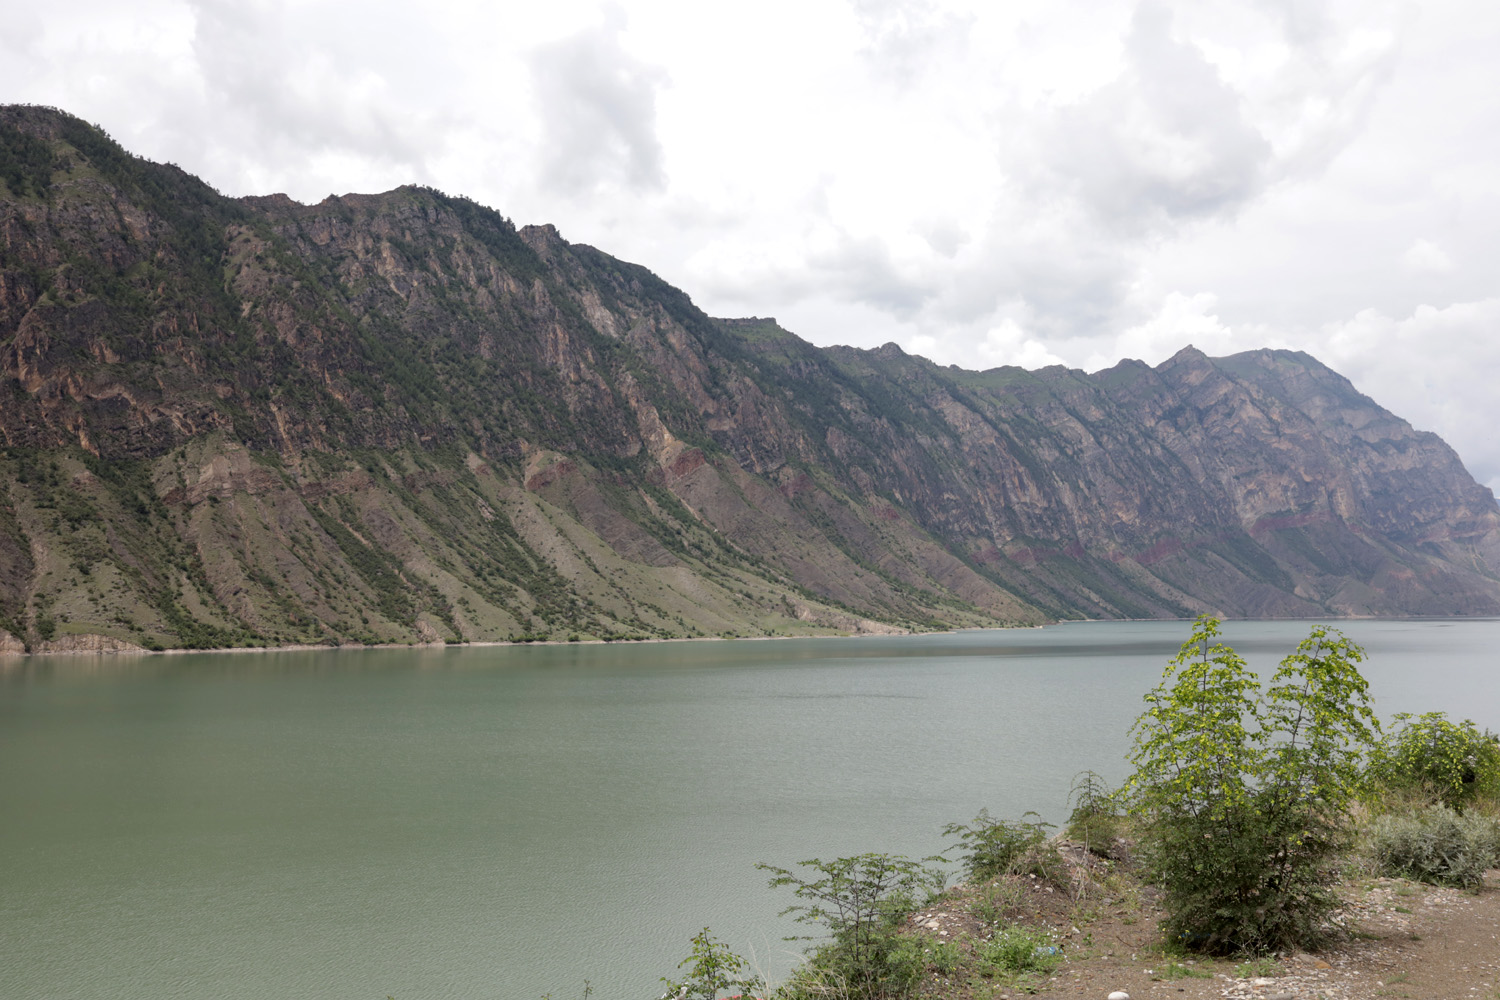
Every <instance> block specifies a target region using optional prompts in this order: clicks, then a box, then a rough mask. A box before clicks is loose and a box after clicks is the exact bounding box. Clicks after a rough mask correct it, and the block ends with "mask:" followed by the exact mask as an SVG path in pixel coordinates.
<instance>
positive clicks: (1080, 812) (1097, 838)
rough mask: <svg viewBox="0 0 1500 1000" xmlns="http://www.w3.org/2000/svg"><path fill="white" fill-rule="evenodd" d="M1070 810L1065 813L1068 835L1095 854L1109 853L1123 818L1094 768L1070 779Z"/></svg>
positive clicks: (1121, 828)
mask: <svg viewBox="0 0 1500 1000" xmlns="http://www.w3.org/2000/svg"><path fill="white" fill-rule="evenodd" d="M1068 801H1069V802H1070V803H1071V804H1072V806H1073V810H1072V812H1071V813H1070V814H1069V815H1068V825H1067V827H1066V828H1065V829H1066V832H1067V835H1068V836H1069V837H1071V838H1072V839H1074V840H1076V841H1079V842H1080V843H1082V844H1083V845H1084V847H1085V848H1086V849H1087V850H1089V851H1091V852H1093V853H1094V854H1100V855H1108V854H1109V853H1110V852H1111V851H1112V850H1113V849H1114V845H1115V843H1116V842H1117V841H1118V840H1119V839H1120V835H1121V834H1122V833H1123V832H1124V818H1123V817H1122V816H1121V815H1120V809H1119V804H1118V802H1117V801H1116V796H1115V793H1114V791H1113V790H1112V789H1111V788H1110V787H1109V785H1108V784H1107V783H1106V782H1105V780H1104V779H1103V778H1101V777H1100V776H1099V775H1097V774H1095V773H1094V772H1093V771H1083V772H1081V773H1080V774H1078V775H1077V776H1075V777H1074V778H1073V787H1072V788H1071V789H1070V790H1069V792H1068Z"/></svg>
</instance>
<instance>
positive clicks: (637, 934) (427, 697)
mask: <svg viewBox="0 0 1500 1000" xmlns="http://www.w3.org/2000/svg"><path fill="white" fill-rule="evenodd" d="M1343 627H1344V628H1345V630H1346V631H1347V632H1348V633H1349V634H1350V635H1351V636H1352V637H1353V638H1355V639H1356V640H1357V641H1359V642H1361V643H1363V644H1364V645H1365V646H1366V647H1367V648H1368V649H1369V651H1370V653H1371V658H1370V660H1369V662H1368V663H1367V664H1366V665H1365V674H1366V676H1367V677H1368V678H1369V679H1370V681H1371V687H1372V693H1373V694H1374V695H1375V697H1376V700H1377V707H1378V709H1379V710H1380V711H1381V712H1382V714H1385V715H1389V714H1392V713H1394V712H1397V711H1402V710H1412V711H1427V710H1432V709H1441V710H1446V711H1448V712H1450V713H1451V714H1453V715H1455V716H1457V717H1461V718H1462V717H1471V718H1474V719H1475V720H1476V721H1478V722H1479V723H1481V724H1482V725H1488V726H1490V727H1491V728H1500V683H1497V677H1496V664H1497V663H1500V658H1497V656H1496V654H1495V650H1496V649H1497V648H1500V622H1497V621H1493V620H1485V621H1473V620H1464V621H1448V620H1443V621H1400V622H1350V623H1346V624H1345V625H1344V626H1343ZM1306 631H1307V626H1306V624H1304V623H1286V622H1241V623H1230V625H1229V626H1228V627H1227V635H1228V639H1229V641H1230V642H1231V643H1232V644H1233V645H1235V647H1236V648H1237V649H1239V650H1240V652H1241V653H1243V654H1245V655H1246V656H1247V657H1248V658H1249V659H1250V660H1251V662H1252V665H1255V666H1257V667H1259V668H1264V667H1270V666H1273V665H1274V663H1275V662H1276V661H1277V660H1278V659H1279V658H1280V657H1281V656H1282V655H1285V653H1287V652H1289V651H1290V650H1291V648H1292V647H1293V646H1295V643H1296V641H1297V639H1299V638H1300V637H1301V636H1303V635H1305V633H1306ZM1186 634H1187V625H1186V624H1184V623H1180V622H1175V623H1173V622H1166V623H1164V622H1110V623H1080V624H1069V625H1060V626H1053V627H1049V628H1046V629H1031V630H1014V631H984V632H964V633H958V634H951V635H931V636H913V637H905V638H872V639H821V640H817V639H814V640H780V641H764V642H756V641H733V642H693V643H666V644H631V645H623V644H617V645H609V646H602V645H579V646H573V645H568V646H545V647H496V648H477V649H436V650H432V649H422V650H359V651H338V650H333V651H318V652H308V653H303V652H297V653H262V654H234V655H224V654H220V655H184V656H154V657H140V658H83V657H80V658H60V657H59V658H50V659H44V658H33V659H27V660H21V661H11V662H10V663H9V665H7V666H4V667H0V817H3V818H0V890H3V891H0V997H5V998H18V1000H19V998H33V997H34V998H49V1000H50V998H79V1000H88V998H105V997H108V998H111V1000H115V998H122V997H151V998H162V1000H166V998H179V997H180V998H231V997H234V998H238V997H255V998H267V997H311V996H318V997H350V998H366V997H368V998H374V1000H381V998H384V997H386V996H387V995H391V996H394V997H396V998H397V1000H426V998H434V1000H436V998H489V997H494V998H507V1000H509V998H518V1000H537V998H538V997H540V996H541V995H542V994H543V993H547V992H551V993H553V994H555V995H556V996H557V997H558V1000H573V998H574V997H576V996H578V995H580V994H581V991H582V988H583V983H584V981H585V980H586V979H587V980H590V981H592V983H593V985H594V987H595V990H596V992H595V996H596V997H599V998H601V1000H614V998H637V997H655V996H657V995H659V993H660V990H659V988H658V983H657V978H658V977H660V976H663V975H668V974H670V973H672V972H673V971H674V966H675V964H676V963H677V961H678V960H679V959H681V958H682V957H683V956H684V955H686V954H687V951H688V939H689V937H691V935H692V934H694V933H695V932H697V931H698V930H699V929H701V928H702V927H704V926H710V927H712V928H713V931H714V933H715V935H716V936H718V937H720V938H722V939H724V940H726V941H728V942H729V943H730V944H731V946H732V947H734V948H735V949H736V950H737V951H740V952H742V953H745V954H747V955H750V956H751V957H752V958H753V960H754V961H755V962H756V964H757V965H758V967H759V968H760V969H761V970H762V971H764V972H765V973H767V974H768V975H770V976H772V977H775V976H777V975H780V974H782V973H784V971H785V970H786V968H787V967H788V966H789V964H790V963H791V961H793V959H794V951H795V946H793V945H789V944H786V943H783V942H782V941H781V940H780V939H781V938H782V937H783V936H784V935H787V934H791V933H793V932H794V930H795V927H794V925H790V924H789V923H787V922H786V921H785V920H782V919H778V918H777V917H776V914H777V912H778V911H779V910H780V909H781V908H782V907H784V906H785V905H786V904H787V903H788V902H789V901H790V900H789V897H787V896H786V895H785V891H784V890H780V891H773V890H770V889H768V888H766V886H765V878H764V876H763V875H762V874H761V873H759V872H757V871H756V870H755V869H754V864H755V862H757V861H766V862H770V863H773V864H778V865H783V866H789V865H791V864H792V863H793V862H795V861H798V860H801V859H804V858H811V857H824V858H828V857H836V856H839V855H842V854H850V853H857V852H862V851H891V852H896V853H905V854H910V855H923V854H927V853H931V852H933V851H936V850H938V849H940V848H941V847H943V846H944V842H943V840H942V838H941V837H940V835H939V831H940V829H941V827H942V826H943V825H944V824H945V823H948V822H952V821H957V820H967V819H970V818H972V817H973V815H974V814H975V813H977V812H978V811H979V809H980V808H982V807H988V808H989V809H990V810H991V812H993V813H995V814H997V815H1002V816H1018V815H1019V814H1020V813H1021V812H1023V811H1025V810H1027V809H1035V810H1037V811H1038V812H1040V813H1042V814H1043V815H1044V816H1046V817H1047V818H1049V819H1051V820H1054V821H1055V820H1058V819H1061V818H1062V816H1063V815H1064V814H1065V812H1066V805H1067V804H1066V796H1067V787H1068V784H1069V781H1070V779H1071V777H1072V776H1073V775H1074V774H1075V773H1076V772H1078V771H1080V770H1082V769H1085V768H1092V769H1094V770H1096V771H1099V772H1101V773H1103V774H1104V775H1105V776H1106V777H1108V778H1110V779H1111V780H1118V779H1119V778H1120V777H1122V776H1123V774H1124V773H1125V761H1124V754H1125V752H1126V749H1127V747H1128V730H1129V727H1130V723H1131V722H1132V720H1133V719H1134V718H1135V716H1136V715H1137V714H1138V713H1139V711H1140V708H1141V696H1142V695H1143V694H1144V693H1145V692H1146V691H1147V690H1148V689H1149V688H1150V687H1151V686H1152V685H1153V684H1155V683H1156V681H1157V680H1158V679H1159V677H1160V673H1161V670H1162V667H1163V665H1164V663H1165V661H1166V659H1167V657H1168V656H1170V655H1171V654H1172V653H1173V652H1174V651H1175V650H1176V647H1177V645H1178V644H1179V643H1180V642H1181V641H1182V640H1183V639H1184V638H1185V637H1186Z"/></svg>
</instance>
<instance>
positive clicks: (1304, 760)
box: [1129, 615, 1376, 954]
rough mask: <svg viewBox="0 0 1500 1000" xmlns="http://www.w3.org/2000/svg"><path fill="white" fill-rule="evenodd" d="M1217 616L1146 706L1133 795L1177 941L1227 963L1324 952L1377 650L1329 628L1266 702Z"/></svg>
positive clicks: (1370, 723) (1314, 635) (1369, 728)
mask: <svg viewBox="0 0 1500 1000" xmlns="http://www.w3.org/2000/svg"><path fill="white" fill-rule="evenodd" d="M1219 624H1220V623H1219V621H1218V619H1216V618H1213V617H1212V616H1208V615H1205V616H1203V617H1201V618H1199V619H1198V621H1197V622H1196V623H1195V624H1194V626H1193V632H1192V636H1191V637H1190V638H1189V639H1188V641H1187V642H1186V643H1184V644H1183V646H1182V649H1181V650H1180V651H1179V652H1178V654H1177V656H1176V657H1174V658H1173V659H1172V661H1171V662H1170V663H1169V664H1168V666H1167V670H1166V673H1165V675H1164V678H1163V681H1162V684H1161V685H1160V686H1158V687H1157V688H1156V689H1155V690H1154V691H1152V692H1151V693H1150V694H1148V695H1147V696H1146V701H1147V704H1148V706H1149V707H1148V709H1147V711H1146V712H1145V713H1144V714H1143V715H1142V716H1141V717H1140V718H1139V719H1137V720H1136V725H1135V748H1134V750H1133V751H1132V753H1131V760H1132V761H1133V762H1134V764H1135V765H1136V773H1135V774H1134V775H1133V776H1132V777H1131V779H1130V784H1129V787H1130V789H1131V790H1132V792H1133V793H1134V800H1133V802H1132V811H1133V812H1134V814H1135V815H1136V816H1137V818H1138V819H1139V820H1140V823H1141V833H1142V846H1143V847H1144V848H1145V849H1146V862H1147V865H1148V868H1149V870H1150V871H1151V874H1152V875H1153V877H1154V878H1155V880H1156V881H1157V883H1158V884H1159V885H1160V886H1161V888H1162V890H1163V898H1162V903H1163V907H1164V908H1165V910H1166V911H1167V915H1166V919H1165V920H1164V922H1163V930H1164V931H1165V932H1166V935H1167V937H1168V938H1169V939H1172V940H1177V941H1180V942H1182V943H1183V944H1184V945H1185V946H1187V947H1189V948H1192V949H1195V950H1199V951H1208V952H1215V953H1232V952H1248V953H1252V954H1254V953H1264V952H1271V951H1278V950H1282V949H1290V948H1307V947H1311V946H1314V945H1316V944H1317V943H1318V942H1319V940H1320V939H1321V938H1322V937H1323V936H1324V933H1325V927H1326V924H1327V917H1328V915H1329V914H1330V913H1331V912H1332V910H1333V909H1335V908H1336V906H1337V905H1338V900H1337V899H1336V898H1335V896H1334V895H1333V892H1332V888H1333V885H1334V884H1335V883H1336V882H1337V880H1338V872H1337V869H1336V867H1335V862H1336V861H1337V858H1338V856H1339V854H1340V853H1341V851H1342V850H1343V848H1344V846H1345V844H1346V843H1347V840H1348V830H1347V806H1348V804H1349V802H1350V800H1351V798H1352V797H1353V795H1354V792H1355V790H1356V788H1357V783H1358V781H1359V777H1360V759H1359V753H1360V748H1361V747H1362V746H1365V745H1368V744H1369V743H1370V742H1371V741H1372V740H1373V738H1374V727H1375V726H1376V721H1375V717H1374V714H1373V713H1372V712H1371V710H1370V708H1369V700H1368V697H1367V695H1366V693H1365V692H1366V687H1367V685H1366V684H1365V681H1364V678H1362V677H1361V676H1360V675H1359V671H1358V670H1357V669H1356V668H1355V666H1354V664H1356V663H1358V662H1359V661H1360V660H1361V659H1363V657H1364V654H1363V651H1362V650H1361V649H1360V648H1359V647H1358V646H1357V645H1355V644H1354V643H1352V642H1350V641H1349V640H1348V639H1347V638H1345V637H1344V636H1343V635H1342V634H1340V633H1339V632H1337V631H1334V630H1331V629H1326V628H1323V627H1321V626H1319V627H1315V628H1314V629H1313V630H1312V632H1311V634H1310V635H1309V636H1308V638H1307V639H1305V640H1303V642H1302V643H1301V644H1299V645H1298V647H1297V652H1295V653H1293V654H1292V655H1290V656H1288V657H1287V658H1286V659H1284V660H1283V661H1282V662H1281V666H1280V668H1279V669H1278V670H1277V671H1276V673H1275V675H1274V676H1273V677H1272V678H1271V683H1270V686H1269V687H1268V688H1267V689H1266V690H1265V691H1264V692H1262V691H1261V688H1260V684H1259V682H1258V681H1257V680H1256V678H1255V676H1254V675H1253V674H1252V673H1250V671H1249V669H1248V668H1247V667H1246V665H1245V661H1244V660H1243V659H1242V658H1241V657H1240V656H1239V655H1238V654H1237V653H1235V651H1234V650H1233V649H1230V648H1229V647H1228V646H1225V645H1223V644H1222V643H1214V644H1212V645H1210V643H1211V642H1212V640H1214V639H1215V638H1217V636H1218V635H1219Z"/></svg>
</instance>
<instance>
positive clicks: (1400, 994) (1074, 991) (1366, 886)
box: [994, 871, 1500, 1000]
mask: <svg viewBox="0 0 1500 1000" xmlns="http://www.w3.org/2000/svg"><path fill="white" fill-rule="evenodd" d="M1345 898H1346V899H1347V900H1348V905H1347V906H1346V907H1345V909H1344V911H1343V914H1342V917H1343V922H1344V923H1345V926H1347V927H1348V928H1349V929H1350V931H1351V935H1350V938H1349V939H1348V940H1347V941H1345V942H1343V943H1342V944H1339V945H1337V946H1335V947H1333V948H1330V949H1329V950H1327V951H1326V952H1322V953H1320V954H1317V955H1296V956H1290V957H1288V958H1285V959H1283V960H1281V961H1279V962H1276V963H1274V965H1275V968H1274V969H1272V968H1269V967H1267V968H1262V969H1259V970H1251V969H1246V968H1237V965H1238V963H1235V962H1232V961H1204V960H1198V961H1196V962H1193V963H1191V964H1189V961H1188V960H1187V959H1170V958H1167V957H1166V956H1164V955H1163V954H1162V953H1161V951H1160V950H1159V948H1158V947H1157V945H1156V944H1155V940H1156V927H1155V919H1154V918H1155V911H1154V910H1153V909H1152V908H1151V906H1150V904H1149V903H1148V904H1147V905H1145V906H1144V907H1142V908H1140V909H1139V910H1136V909H1125V908H1120V909H1118V910H1112V911H1108V912H1105V913H1103V914H1101V915H1100V916H1099V917H1098V918H1097V919H1095V920H1093V921H1091V922H1089V923H1088V924H1087V925H1085V926H1084V927H1082V928H1079V929H1076V930H1075V929H1074V927H1073V926H1071V925H1070V926H1069V927H1068V928H1066V929H1063V930H1062V933H1063V935H1064V941H1065V942H1066V943H1065V947H1064V950H1065V951H1066V952H1070V953H1074V954H1079V955H1081V956H1083V957H1080V958H1079V959H1076V960H1074V961H1072V962H1069V963H1068V964H1067V965H1065V966H1063V967H1062V968H1061V969H1060V970H1059V971H1058V972H1057V974H1056V975H1054V976H1053V977H1052V978H1051V979H1050V980H1049V981H1047V982H1046V983H1045V984H1043V985H1042V986H1041V988H1040V989H1039V990H1038V991H1037V993H1036V995H1037V996H1040V997H1046V998H1064V997H1066V998H1077V997H1086V998H1090V1000H1104V998H1105V997H1107V996H1108V995H1109V994H1110V993H1111V992H1113V991H1115V990H1123V991H1125V992H1126V993H1129V994H1130V996H1131V998H1132V1000H1146V998H1155V1000H1221V998H1231V1000H1312V998H1325V1000H1375V998H1414V1000H1500V871H1492V872H1490V873H1489V877H1488V879H1487V880H1486V884H1485V887H1484V889H1483V890H1482V891H1481V892H1479V893H1478V894H1472V893H1465V892H1460V891H1458V890H1456V889H1439V888H1435V887H1432V886H1425V885H1420V884H1417V883H1411V882H1405V881H1401V880H1396V879H1369V880H1366V881H1363V882H1360V883H1357V884H1355V885H1351V886H1350V887H1349V888H1348V891H1347V894H1346V897H1345ZM1253 971H1259V972H1271V973H1273V974H1271V975H1254V974H1251V973H1253ZM1241 973H1244V974H1241ZM994 995H995V996H996V997H1006V996H1008V995H1009V994H1007V993H1006V992H1004V991H1001V992H997V993H996V994H994ZM1019 996H1020V994H1019V992H1016V993H1015V996H1014V998H1013V1000H1019Z"/></svg>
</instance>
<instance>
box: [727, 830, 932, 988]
mask: <svg viewBox="0 0 1500 1000" xmlns="http://www.w3.org/2000/svg"><path fill="white" fill-rule="evenodd" d="M927 860H933V861H937V860H941V859H938V858H932V859H927ZM799 866H800V867H802V868H808V869H811V870H812V872H813V874H814V876H815V877H807V876H804V875H802V874H799V873H797V872H793V871H791V870H789V869H786V868H777V867H775V866H774V865H767V864H760V865H756V867H757V868H760V869H762V870H763V871H768V872H771V873H772V878H771V883H770V884H771V886H772V887H773V888H775V887H780V886H791V887H792V889H793V892H794V894H795V895H796V896H797V898H799V899H802V900H804V901H805V902H803V903H797V904H794V905H792V906H789V907H787V908H786V909H785V910H783V911H782V912H783V914H786V913H794V914H796V920H797V921H798V922H799V923H805V924H814V925H818V926H821V927H823V928H825V929H826V930H827V931H828V934H829V937H828V938H827V939H824V940H823V941H822V942H821V943H820V944H818V945H817V946H816V947H814V949H813V950H812V952H811V953H810V954H809V955H808V959H807V962H806V963H804V965H803V966H802V967H800V968H799V969H798V970H797V971H796V972H795V973H793V975H792V977H791V979H790V980H789V981H788V982H787V984H786V985H785V986H783V987H782V991H781V992H782V995H783V996H785V997H787V998H791V1000H797V998H802V997H814V996H823V997H827V996H837V997H844V998H849V1000H899V998H902V997H907V996H910V995H911V993H912V991H913V990H914V989H915V988H916V985H917V984H918V983H919V982H920V981H921V978H922V973H923V971H925V969H926V967H927V959H926V957H925V956H924V955H923V939H922V938H920V937H916V936H912V935H905V934H901V933H899V927H900V924H901V921H902V920H904V919H905V918H906V916H907V915H908V914H910V913H911V911H912V910H914V909H915V908H916V907H918V906H920V905H923V904H925V903H926V902H927V901H928V900H929V899H931V898H932V896H933V895H934V894H935V893H937V892H938V891H939V890H941V888H942V886H943V881H944V876H943V873H942V872H941V871H940V870H939V869H936V868H932V867H928V866H926V865H923V864H922V863H921V862H918V861H913V860H911V859H910V858H905V857H900V856H898V855H890V854H860V855H857V856H855V857H849V858H838V859H836V860H834V861H821V860H819V859H817V858H814V859H812V860H811V861H802V862H799Z"/></svg>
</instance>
